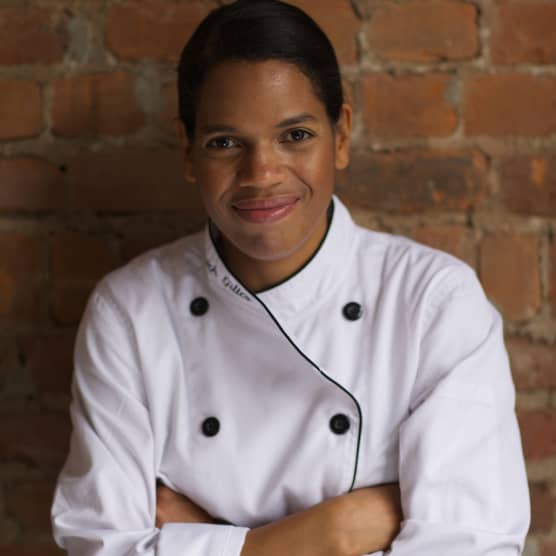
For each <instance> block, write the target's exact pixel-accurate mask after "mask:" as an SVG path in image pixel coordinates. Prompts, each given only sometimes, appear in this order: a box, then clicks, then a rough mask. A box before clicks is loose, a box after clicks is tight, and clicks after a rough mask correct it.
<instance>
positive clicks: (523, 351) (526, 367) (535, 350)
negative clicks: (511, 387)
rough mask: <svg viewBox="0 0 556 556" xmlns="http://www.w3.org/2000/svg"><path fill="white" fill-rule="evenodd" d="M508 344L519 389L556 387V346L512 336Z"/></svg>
mask: <svg viewBox="0 0 556 556" xmlns="http://www.w3.org/2000/svg"><path fill="white" fill-rule="evenodd" d="M506 345H507V347H508V352H509V354H510V361H511V364H512V372H513V376H514V380H515V383H516V387H517V388H518V389H519V390H529V389H534V388H554V387H556V346H553V345H547V344H536V343H533V342H531V341H529V340H526V339H524V338H510V339H509V340H508V341H507V342H506Z"/></svg>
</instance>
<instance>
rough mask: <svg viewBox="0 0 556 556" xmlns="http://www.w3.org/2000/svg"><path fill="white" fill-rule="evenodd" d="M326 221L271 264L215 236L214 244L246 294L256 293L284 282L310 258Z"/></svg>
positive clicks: (316, 246) (322, 232)
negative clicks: (302, 242)
mask: <svg viewBox="0 0 556 556" xmlns="http://www.w3.org/2000/svg"><path fill="white" fill-rule="evenodd" d="M329 220H330V218H328V217H327V218H326V219H325V220H323V223H322V224H320V225H319V226H318V227H317V228H316V229H315V232H314V233H313V234H311V236H310V237H309V238H307V240H306V241H305V243H304V244H302V245H300V246H298V248H297V249H296V250H295V252H293V253H290V254H287V255H286V256H282V257H280V258H278V259H275V260H261V259H254V258H252V257H249V256H248V255H246V254H245V253H243V252H242V251H240V250H239V249H237V247H235V245H233V244H232V243H231V242H229V241H228V240H227V239H226V238H225V237H224V236H219V237H218V238H217V241H215V244H216V248H217V250H218V253H219V254H220V257H221V258H222V260H223V261H224V263H225V264H226V266H227V267H228V268H229V269H230V271H231V272H232V273H233V275H234V276H235V277H236V278H237V279H238V280H239V281H240V282H241V283H242V284H243V285H244V286H245V287H246V288H247V289H249V290H250V291H252V292H260V291H263V290H267V289H269V288H272V287H273V286H277V285H278V284H280V283H282V282H284V281H286V280H287V279H288V278H290V277H291V276H293V275H294V274H296V273H297V272H299V270H301V269H302V268H303V267H304V266H305V265H306V264H307V263H308V262H309V261H310V260H311V259H312V258H313V256H314V255H315V253H316V252H317V251H318V250H319V248H320V245H321V244H322V242H323V240H324V238H325V236H326V233H327V230H328V226H329Z"/></svg>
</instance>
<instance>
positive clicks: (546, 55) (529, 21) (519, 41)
mask: <svg viewBox="0 0 556 556" xmlns="http://www.w3.org/2000/svg"><path fill="white" fill-rule="evenodd" d="M554 29H556V5H554V4H550V3H548V2H530V3H504V4H500V5H498V6H496V8H495V12H494V19H493V28H492V35H491V44H490V51H491V58H492V61H493V62H494V63H496V64H554V63H556V33H554Z"/></svg>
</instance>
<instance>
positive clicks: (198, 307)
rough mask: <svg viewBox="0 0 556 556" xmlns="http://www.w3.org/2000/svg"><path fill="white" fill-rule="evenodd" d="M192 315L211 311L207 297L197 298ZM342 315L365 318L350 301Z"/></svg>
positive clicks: (358, 305) (350, 317)
mask: <svg viewBox="0 0 556 556" xmlns="http://www.w3.org/2000/svg"><path fill="white" fill-rule="evenodd" d="M189 310H190V311H191V314H192V315H195V316H196V317H201V316H203V315H204V314H206V313H207V312H208V310H209V302H208V300H207V299H206V298H205V297H196V298H195V299H194V300H193V301H192V302H191V303H190V305H189ZM342 314H343V315H344V317H345V318H346V319H347V320H352V321H354V320H359V319H360V318H361V317H362V316H363V308H362V307H361V305H360V304H359V303H357V302H355V301H350V302H349V303H346V304H345V305H344V308H343V309H342Z"/></svg>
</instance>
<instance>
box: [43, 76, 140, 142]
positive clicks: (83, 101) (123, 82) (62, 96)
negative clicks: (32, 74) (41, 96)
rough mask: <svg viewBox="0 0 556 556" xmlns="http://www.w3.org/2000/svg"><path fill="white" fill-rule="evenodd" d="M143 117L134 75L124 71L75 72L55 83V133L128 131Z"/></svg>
mask: <svg viewBox="0 0 556 556" xmlns="http://www.w3.org/2000/svg"><path fill="white" fill-rule="evenodd" d="M144 121H145V117H144V115H143V113H142V112H141V110H140V109H139V107H138V106H137V99H136V97H135V91H134V76H133V75H130V74H128V73H124V72H121V71H120V72H111V73H101V74H94V75H76V76H72V77H67V78H64V79H60V80H58V81H56V82H55V83H54V101H53V106H52V131H53V133H56V134H58V135H64V136H67V137H76V136H78V135H84V134H87V133H96V134H98V135H128V134H130V133H133V132H134V131H137V130H138V129H140V128H141V126H142V125H143V123H144Z"/></svg>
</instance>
